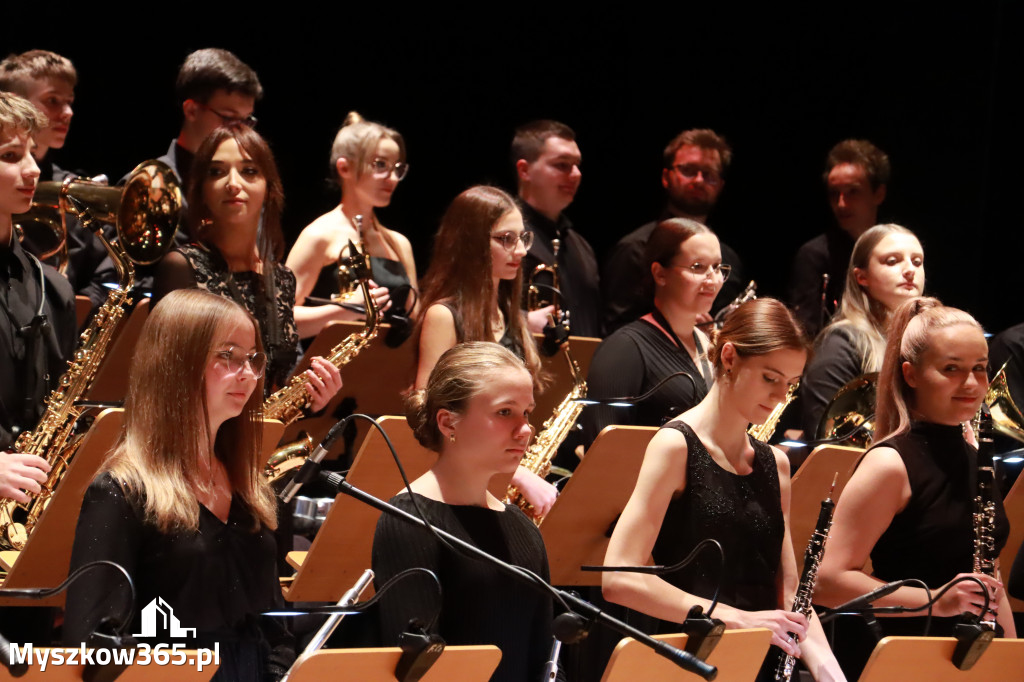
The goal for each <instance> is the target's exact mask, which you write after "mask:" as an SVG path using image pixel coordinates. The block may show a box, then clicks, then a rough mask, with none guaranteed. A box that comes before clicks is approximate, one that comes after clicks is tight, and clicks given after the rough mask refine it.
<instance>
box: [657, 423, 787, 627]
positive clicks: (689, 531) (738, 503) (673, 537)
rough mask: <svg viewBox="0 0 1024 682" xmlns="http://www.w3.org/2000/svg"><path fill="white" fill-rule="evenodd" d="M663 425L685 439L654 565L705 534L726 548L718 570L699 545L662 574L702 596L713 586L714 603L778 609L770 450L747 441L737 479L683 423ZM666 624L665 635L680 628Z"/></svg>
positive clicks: (777, 525) (775, 488)
mask: <svg viewBox="0 0 1024 682" xmlns="http://www.w3.org/2000/svg"><path fill="white" fill-rule="evenodd" d="M663 428H666V429H675V430H677V431H679V432H680V433H682V434H683V436H684V437H685V438H686V448H687V463H686V489H685V490H684V491H683V492H682V494H680V495H679V496H678V497H675V498H673V499H672V501H671V502H669V505H668V509H667V510H666V511H665V520H664V521H663V522H662V524H661V531H660V532H659V533H658V538H657V540H655V542H654V551H653V552H652V554H653V556H654V562H655V563H656V564H661V565H664V566H669V565H672V564H675V563H677V562H679V561H681V560H682V559H683V558H685V557H686V555H687V554H689V553H690V551H691V550H692V549H693V548H694V547H695V546H696V545H697V543H699V542H700V541H701V540H704V539H705V538H713V539H715V540H717V541H718V542H719V543H720V544H721V545H722V549H723V550H724V552H725V566H724V567H722V568H721V569H719V565H718V559H717V558H716V553H715V551H714V550H713V549H711V550H705V552H706V554H704V555H702V556H701V557H700V558H699V559H698V560H697V561H695V562H693V563H692V564H690V565H689V566H687V567H686V568H684V569H682V570H681V571H677V572H676V573H674V574H671V575H666V576H663V577H664V579H665V580H666V581H668V582H669V583H671V584H673V585H675V586H676V587H678V588H680V589H682V590H685V591H687V592H689V593H690V594H694V595H696V596H698V597H703V598H705V599H711V598H712V597H713V596H714V592H715V588H716V587H718V588H719V594H718V598H719V600H720V601H721V602H723V603H725V604H728V605H730V606H733V607H736V608H738V609H743V610H745V611H764V610H769V609H777V608H779V597H778V588H777V586H776V577H777V574H778V572H779V564H780V558H781V556H782V542H783V539H784V538H785V534H786V523H785V519H784V518H783V516H782V497H781V493H780V491H779V472H778V469H777V467H776V464H775V455H774V453H773V452H772V449H771V447H770V446H768V445H766V444H765V443H761V442H760V441H757V440H755V439H753V438H751V439H750V442H751V444H752V445H753V447H754V463H753V471H751V473H749V474H747V475H745V476H741V475H739V474H734V473H732V472H730V471H726V470H725V469H723V468H722V467H721V466H719V465H718V464H717V463H716V462H715V461H714V460H713V459H712V458H711V454H710V453H709V452H708V450H707V448H706V447H704V444H703V443H702V442H701V441H700V439H699V438H698V437H697V434H696V433H694V432H693V429H691V428H690V426H689V425H688V424H686V423H685V422H682V421H679V420H676V421H672V422H669V423H668V424H666V425H665V426H664V427H663ZM665 626H667V627H670V628H674V629H672V630H663V631H666V632H678V630H679V627H678V625H677V624H665Z"/></svg>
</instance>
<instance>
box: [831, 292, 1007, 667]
mask: <svg viewBox="0 0 1024 682" xmlns="http://www.w3.org/2000/svg"><path fill="white" fill-rule="evenodd" d="M888 339H889V340H888V344H887V346H886V350H885V359H884V361H883V363H882V373H881V375H880V377H879V383H878V410H877V414H876V427H875V445H874V447H872V448H871V449H870V450H868V452H867V454H866V455H864V459H862V460H861V462H860V465H859V466H858V467H857V471H856V472H854V474H853V477H852V478H851V479H850V482H849V483H848V484H847V485H846V488H845V489H844V490H843V495H842V497H840V498H839V501H838V503H837V505H836V511H835V517H834V520H833V524H832V532H831V535H830V539H829V542H828V551H827V552H826V553H825V559H824V561H823V562H822V565H821V570H820V572H819V584H818V590H817V592H816V594H815V597H816V601H818V602H820V603H821V604H824V605H827V606H835V605H838V604H840V603H843V602H845V601H847V600H849V599H853V598H854V597H857V596H860V595H862V594H866V593H867V592H870V591H871V590H873V589H875V588H876V587H879V586H881V585H882V584H883V583H885V582H889V581H895V580H901V579H905V578H916V579H919V580H922V581H924V582H925V584H927V585H928V587H929V588H931V589H932V591H933V592H934V591H937V590H938V589H939V588H941V587H944V586H945V585H948V584H949V583H950V582H951V581H953V580H954V579H955V578H958V577H961V576H963V575H964V574H970V573H971V572H972V569H973V552H974V534H973V525H972V514H973V511H974V507H973V503H974V497H975V491H974V490H972V489H971V487H970V485H969V483H968V482H969V481H970V480H971V479H972V476H971V475H970V467H972V466H975V467H976V466H977V465H976V463H975V455H974V449H975V448H974V446H972V445H970V444H969V443H968V441H967V436H966V435H965V432H966V430H967V429H968V428H969V427H968V426H966V425H967V424H968V422H969V421H970V420H971V419H972V418H973V417H974V415H975V413H976V412H977V411H978V408H979V406H980V405H981V402H982V400H983V399H984V397H985V391H986V389H987V388H988V377H987V374H986V372H987V365H988V345H987V343H986V341H985V336H984V334H983V333H982V330H981V326H980V325H979V324H978V323H977V321H975V320H974V318H973V317H971V316H970V315H969V314H967V313H966V312H964V311H962V310H958V309H956V308H949V307H946V306H943V305H942V304H941V303H940V302H939V301H938V300H936V299H934V298H915V299H913V300H911V301H907V302H906V303H904V304H903V305H902V306H900V307H899V308H898V309H897V310H896V312H895V313H894V314H893V318H892V320H891V322H890V325H889V330H888ZM995 503H996V524H995V528H994V530H993V539H994V543H995V553H996V555H998V554H999V552H1000V550H1001V549H1002V547H1003V545H1004V544H1005V543H1006V539H1007V537H1008V535H1009V525H1008V523H1007V521H1006V514H1005V512H1004V511H1003V506H1002V501H1001V499H999V496H998V495H996V499H995ZM869 558H870V559H871V564H872V568H873V572H872V574H871V575H869V574H867V573H866V572H865V571H864V566H865V564H866V562H867V560H868V559H869ZM996 568H997V576H996V577H990V576H987V575H980V574H975V577H976V578H978V579H979V580H981V581H982V583H984V585H985V588H986V589H987V590H988V591H989V597H990V600H991V603H990V610H991V612H992V613H993V614H995V617H996V620H997V622H998V623H999V624H1000V625H1001V626H1002V627H1003V629H1004V631H1005V633H1006V636H1008V637H1014V636H1016V635H1015V632H1016V631H1015V629H1014V624H1013V614H1012V612H1011V611H1010V605H1009V602H1008V601H1007V598H1006V591H1005V589H1003V584H1002V582H1001V581H1000V579H999V578H998V562H997V566H996ZM926 601H927V596H926V594H925V591H924V590H923V589H921V588H919V587H912V586H904V587H900V588H899V589H898V590H896V591H895V592H893V593H892V594H890V595H888V596H886V597H882V598H880V599H878V600H876V601H875V602H874V604H875V606H897V605H900V606H921V605H923V604H924V603H925V602H926ZM983 602H984V599H983V597H982V588H981V587H979V586H978V585H977V584H976V583H973V582H961V583H958V584H956V585H955V586H953V588H952V589H950V590H949V591H948V592H946V593H945V595H944V596H943V597H942V598H941V599H939V601H938V602H936V603H935V605H934V606H933V608H932V615H934V616H935V618H932V621H931V630H930V632H931V634H933V635H937V636H951V635H952V634H953V625H954V624H955V622H956V620H957V619H956V618H955V617H956V616H959V615H960V614H961V613H964V612H967V613H973V614H979V615H980V614H981V611H982V608H983V607H982V604H983ZM913 615H914V616H917V617H907V618H882V619H880V621H879V622H880V623H881V624H882V628H883V631H884V632H885V633H886V634H908V635H910V634H913V635H921V634H923V632H924V622H923V620H924V619H923V618H922V617H921V616H923V615H924V612H923V611H922V612H920V613H917V614H913ZM867 646H868V648H867V651H863V652H860V653H859V654H858V653H857V652H851V655H850V665H851V666H852V667H851V669H850V670H849V671H848V672H852V671H853V670H855V669H857V668H859V667H860V666H863V664H864V662H865V661H866V659H867V653H868V652H870V647H871V646H874V642H873V641H870V642H868V643H867ZM854 648H856V645H854ZM844 658H845V657H844ZM844 664H845V661H844ZM858 672H859V671H858Z"/></svg>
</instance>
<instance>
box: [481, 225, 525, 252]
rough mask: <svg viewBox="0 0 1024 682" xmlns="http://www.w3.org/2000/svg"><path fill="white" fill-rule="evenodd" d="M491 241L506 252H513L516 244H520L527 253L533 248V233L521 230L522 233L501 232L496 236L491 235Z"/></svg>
mask: <svg viewBox="0 0 1024 682" xmlns="http://www.w3.org/2000/svg"><path fill="white" fill-rule="evenodd" d="M491 239H493V240H494V241H496V242H498V243H499V244H501V246H502V248H504V249H505V250H506V251H509V252H511V251H514V250H515V248H516V242H522V243H523V248H524V249H526V250H527V251H529V250H530V247H531V246H533V232H530V231H529V230H523V231H522V232H512V231H509V232H501V233H498V234H492V235H491Z"/></svg>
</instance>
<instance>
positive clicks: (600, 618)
mask: <svg viewBox="0 0 1024 682" xmlns="http://www.w3.org/2000/svg"><path fill="white" fill-rule="evenodd" d="M324 478H325V479H326V480H327V481H328V482H329V483H330V484H331V485H333V486H337V489H338V492H340V493H344V494H345V495H348V496H349V497H353V498H355V499H357V500H359V501H360V502H363V503H364V504H368V505H370V506H371V507H373V508H374V509H377V510H378V511H381V512H383V513H385V514H390V515H392V516H395V517H397V518H399V519H401V520H403V521H405V522H406V523H411V524H414V525H417V526H422V527H424V528H427V529H428V530H431V531H432V532H434V533H435V534H436V535H438V536H440V537H441V538H443V539H444V540H445V541H446V542H448V543H450V544H451V545H454V546H457V547H458V548H459V550H460V551H462V552H464V553H466V554H468V555H471V556H473V557H474V558H476V559H479V560H481V561H484V562H486V563H488V564H490V565H491V566H494V567H495V568H497V569H498V570H500V571H501V572H502V573H505V574H506V575H508V576H510V577H512V578H513V579H515V580H519V581H521V582H525V583H526V584H528V585H530V586H531V587H532V588H533V589H536V590H541V591H543V592H544V594H545V595H546V596H550V595H551V594H552V593H554V594H556V595H557V596H558V597H559V598H560V599H561V600H562V601H563V602H565V603H566V604H567V605H571V606H572V608H573V610H575V611H577V612H578V613H580V614H582V615H583V616H584V617H586V619H587V620H588V621H590V622H596V623H601V624H602V625H604V626H605V627H608V628H610V629H612V630H615V631H616V632H619V633H621V634H623V635H626V636H627V637H632V638H633V639H635V640H637V641H639V642H642V643H643V644H644V645H646V646H648V647H650V648H651V649H653V650H654V651H655V652H656V653H658V654H659V655H661V656H664V657H665V658H667V659H668V660H670V661H672V662H673V663H675V664H676V665H678V666H679V667H681V668H683V669H684V670H687V671H689V672H692V673H694V674H696V675H700V676H701V677H703V678H704V679H705V680H713V679H715V677H716V676H717V675H718V668H716V667H715V666H712V665H708V664H707V663H705V662H704V661H702V660H700V659H698V658H697V657H695V656H693V655H692V654H689V653H687V652H685V651H681V650H679V649H677V648H675V647H673V646H670V645H668V644H666V643H664V642H660V641H658V640H656V639H654V638H652V637H650V636H648V635H647V634H645V633H643V632H641V631H640V630H637V629H636V628H634V627H632V626H630V625H627V624H626V623H623V622H622V621H620V620H618V619H616V618H612V617H611V616H609V615H607V614H605V613H604V612H603V611H601V610H600V609H598V608H597V607H596V606H594V605H593V604H591V603H590V602H588V601H586V600H584V599H581V598H580V597H578V596H576V595H574V594H573V593H572V592H567V591H565V590H560V589H558V588H554V587H551V586H550V585H545V586H544V587H541V586H540V585H538V584H537V583H536V582H535V581H534V580H533V579H532V578H530V577H528V576H527V572H526V571H524V570H523V569H521V568H519V567H518V566H512V565H510V564H507V563H505V562H504V561H501V560H499V559H496V558H495V557H493V556H491V555H490V554H488V553H487V552H485V551H483V550H481V549H479V548H477V547H475V546H474V545H471V544H469V543H468V542H465V541H463V540H461V539H459V538H457V537H455V536H454V535H451V534H450V533H446V532H445V531H443V530H441V529H439V528H431V527H430V526H429V524H427V523H426V522H425V521H423V520H422V519H420V518H418V517H416V516H414V515H412V514H409V513H408V512H405V511H403V510H401V509H399V508H398V507H395V506H393V505H391V504H388V503H387V502H385V501H384V500H381V499H379V498H377V497H374V496H373V495H371V494H369V493H367V492H364V491H362V490H360V489H359V488H356V487H354V486H352V485H351V484H350V483H349V482H348V481H346V480H345V478H344V477H343V476H341V475H339V474H335V473H331V474H326V475H325V476H324Z"/></svg>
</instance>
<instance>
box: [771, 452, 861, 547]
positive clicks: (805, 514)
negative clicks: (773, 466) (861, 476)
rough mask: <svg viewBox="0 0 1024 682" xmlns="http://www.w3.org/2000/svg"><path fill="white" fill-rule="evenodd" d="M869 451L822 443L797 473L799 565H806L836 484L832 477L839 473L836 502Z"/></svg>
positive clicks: (793, 510) (794, 530)
mask: <svg viewBox="0 0 1024 682" xmlns="http://www.w3.org/2000/svg"><path fill="white" fill-rule="evenodd" d="M865 452H866V450H864V449H862V448H849V447H844V446H839V445H819V446H818V447H816V448H814V450H813V451H812V452H811V454H810V455H808V456H807V459H805V460H804V463H803V465H802V466H801V467H800V468H799V469H798V470H797V472H796V475H794V476H793V482H792V488H791V491H790V494H791V497H790V506H789V533H790V537H792V539H793V552H794V554H795V555H796V560H797V562H796V565H797V566H803V564H804V552H805V551H806V549H807V543H808V541H810V539H811V533H813V532H814V526H815V524H816V523H817V522H818V512H819V511H821V502H822V500H824V499H825V498H826V497H828V491H829V490H830V489H831V487H832V479H833V477H835V475H836V474H837V473H838V474H839V479H838V480H837V481H836V489H835V491H833V492H832V501H833V502H838V501H839V495H840V494H841V493H842V492H843V489H844V488H845V487H846V484H847V483H849V481H850V477H851V476H853V471H854V469H856V468H857V464H858V463H859V462H860V460H861V457H863V456H864V453H865Z"/></svg>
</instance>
